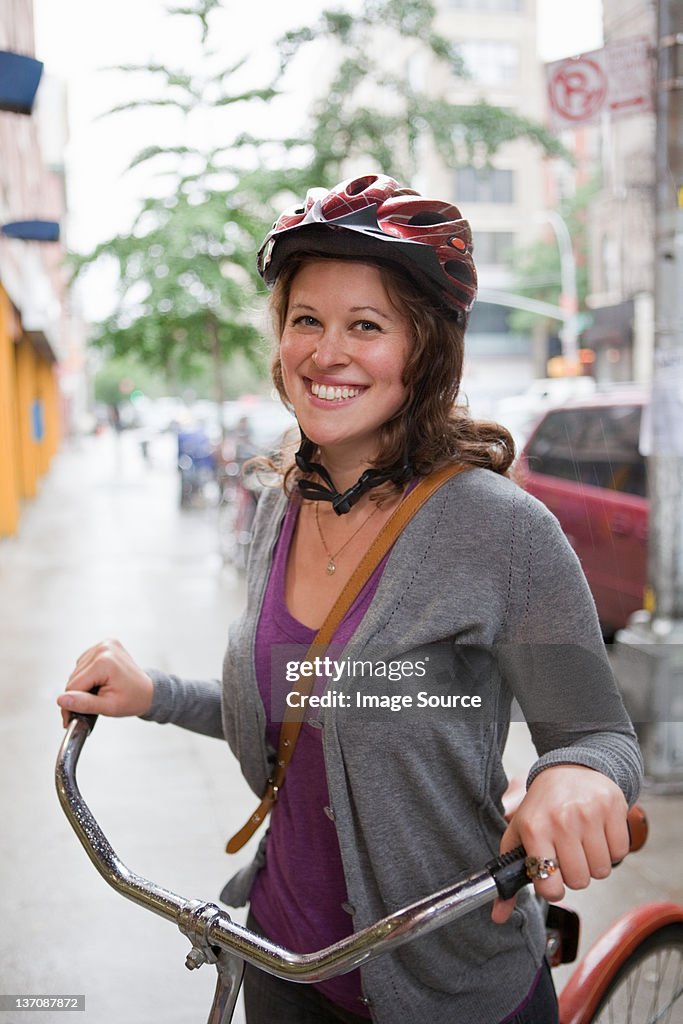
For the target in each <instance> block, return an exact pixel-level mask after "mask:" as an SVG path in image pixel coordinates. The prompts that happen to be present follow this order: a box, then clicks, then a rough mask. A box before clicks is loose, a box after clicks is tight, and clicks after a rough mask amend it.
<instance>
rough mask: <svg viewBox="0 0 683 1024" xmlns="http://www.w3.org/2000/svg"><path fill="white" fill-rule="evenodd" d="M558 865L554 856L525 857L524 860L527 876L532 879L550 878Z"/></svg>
mask: <svg viewBox="0 0 683 1024" xmlns="http://www.w3.org/2000/svg"><path fill="white" fill-rule="evenodd" d="M559 866H560V865H559V864H558V863H557V861H556V860H555V858H554V857H527V858H526V860H525V861H524V867H525V868H526V873H527V878H531V879H532V880H533V879H536V878H540V879H541V880H545V879H546V878H550V876H551V875H554V874H555V872H556V871H557V870H558V868H559Z"/></svg>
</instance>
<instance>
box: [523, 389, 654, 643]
mask: <svg viewBox="0 0 683 1024" xmlns="http://www.w3.org/2000/svg"><path fill="white" fill-rule="evenodd" d="M645 403H646V396H645V394H644V393H643V392H642V391H641V390H639V389H635V388H633V389H630V388H625V389H622V390H615V391H612V392H606V393H598V394H595V395H593V396H592V397H590V398H584V399H580V400H575V401H572V402H568V403H566V404H564V405H562V406H558V407H556V408H553V409H550V410H549V411H548V412H546V413H545V414H544V415H543V416H542V418H541V419H540V420H539V421H538V423H537V424H536V426H535V427H534V428H533V430H532V432H531V434H530V436H529V440H528V441H527V443H526V445H525V446H524V449H523V451H522V453H521V455H520V458H519V462H518V473H519V478H520V480H521V482H522V484H523V486H524V487H525V488H526V489H527V490H528V491H529V492H530V493H531V494H533V495H535V496H536V497H537V498H539V499H540V500H541V501H542V502H543V503H544V504H545V505H547V506H548V508H549V509H550V510H551V512H553V513H554V514H555V515H556V516H557V518H558V519H559V521H560V525H561V526H562V529H563V530H564V532H565V534H566V535H567V538H568V539H569V542H570V543H571V545H572V547H573V548H574V550H575V551H576V553H577V555H578V557H579V559H580V561H581V564H582V566H583V570H584V572H585V574H586V578H587V580H588V583H589V585H590V588H591V591H592V593H593V597H594V598H595V603H596V605H597V609H598V616H599V618H600V622H601V624H602V627H603V633H604V635H605V637H606V638H610V637H611V636H612V635H613V633H614V632H615V630H617V629H620V628H621V627H622V626H624V625H625V624H626V622H627V620H628V618H629V616H630V615H631V614H632V613H633V612H635V611H636V610H637V609H639V608H642V607H643V595H644V589H645V585H646V579H647V534H648V499H647V480H646V460H645V458H644V457H643V455H642V454H641V452H640V446H639V439H640V426H641V418H642V413H643V409H644V406H645Z"/></svg>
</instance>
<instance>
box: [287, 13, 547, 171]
mask: <svg viewBox="0 0 683 1024" xmlns="http://www.w3.org/2000/svg"><path fill="white" fill-rule="evenodd" d="M436 13H437V12H436V8H435V6H434V4H433V3H432V2H431V0H363V3H362V5H361V7H360V10H359V11H358V12H356V13H353V14H352V13H350V12H349V11H348V10H346V9H344V8H343V7H337V8H329V9H326V10H324V11H323V12H322V13H321V15H320V18H319V19H318V21H317V22H316V23H315V24H314V25H311V26H306V27H303V28H300V29H294V30H292V31H290V32H287V33H286V34H285V35H284V36H283V37H282V39H281V40H280V43H279V48H280V68H281V71H282V72H284V71H285V70H286V69H287V68H288V67H289V66H290V64H291V63H292V62H293V61H294V60H295V59H296V58H297V57H298V56H299V54H300V53H301V51H302V50H305V49H306V48H307V47H308V46H309V45H310V44H311V43H313V42H316V41H318V42H323V43H325V44H326V46H327V51H326V52H328V53H329V54H330V55H331V63H332V67H333V70H332V72H331V73H330V81H329V85H328V87H327V88H326V89H325V90H324V92H323V93H322V94H321V95H320V96H319V98H317V99H314V101H313V103H312V105H311V108H310V115H309V121H308V125H307V127H306V130H305V131H304V132H303V135H299V136H298V137H292V138H289V139H287V140H285V143H286V145H287V146H288V148H290V149H293V150H295V151H297V152H298V154H299V157H298V163H299V165H300V166H301V168H302V171H303V174H304V176H305V177H304V182H305V183H306V184H308V183H310V182H311V181H316V182H318V183H320V184H322V185H325V184H328V185H329V184H333V183H334V182H335V181H338V180H339V177H340V175H341V173H342V171H343V166H344V163H345V161H346V160H348V158H349V156H352V157H353V158H354V159H356V158H358V157H360V156H366V157H368V158H370V159H371V160H372V161H373V162H374V163H375V164H376V166H377V167H379V168H382V169H384V170H392V171H393V172H394V173H396V174H397V175H398V176H400V177H402V178H404V179H405V180H410V179H411V178H412V177H413V175H414V174H415V173H416V171H417V169H418V167H419V153H420V146H421V145H422V144H423V142H424V140H425V139H427V140H429V141H430V142H431V144H432V145H433V146H434V148H435V150H436V152H437V153H438V154H439V155H440V156H441V158H442V159H443V160H444V161H445V163H446V165H447V166H451V167H452V166H458V165H462V164H465V163H466V164H478V165H481V166H484V165H486V164H488V163H489V162H490V159H491V157H492V156H493V154H494V153H495V152H496V151H497V150H498V149H499V148H500V147H501V146H502V145H503V144H504V143H506V142H509V141H511V140H515V139H520V138H526V139H528V140H530V141H531V142H533V143H535V144H537V145H539V146H541V148H542V149H543V150H544V151H545V152H547V153H548V154H555V155H560V154H564V153H565V151H564V149H563V147H562V145H561V144H560V143H559V142H558V140H557V139H556V138H555V136H553V135H552V134H551V133H550V132H548V131H547V130H546V129H545V128H544V127H543V126H542V125H540V124H538V123H537V122H534V121H531V120H529V119H528V118H524V117H522V116H520V115H518V114H516V113H514V112H512V111H509V110H504V109H502V108H500V107H496V106H493V105H491V104H490V103H488V102H487V101H486V100H484V99H480V100H478V101H477V102H475V103H473V104H464V103H462V100H461V97H462V90H463V86H465V85H466V84H467V85H468V89H469V83H468V76H467V73H466V69H465V67H464V64H463V60H462V58H461V56H460V53H459V51H458V47H457V45H456V44H454V43H453V42H452V41H450V40H449V39H447V38H446V37H445V36H443V35H442V34H441V33H439V32H438V31H437V30H436V28H435V20H436ZM378 55H381V56H380V57H379V58H378ZM411 68H418V71H417V72H416V73H414V74H413V73H411ZM428 68H429V69H431V70H432V71H433V70H436V71H438V72H439V75H440V81H441V87H440V89H439V90H438V91H435V90H432V89H428V88H427V86H426V85H422V84H421V82H420V79H422V78H426V77H429V78H430V80H435V79H436V75H434V74H431V73H430V74H429V76H427V75H426V70H427V69H428ZM302 156H303V159H302Z"/></svg>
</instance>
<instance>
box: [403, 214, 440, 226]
mask: <svg viewBox="0 0 683 1024" xmlns="http://www.w3.org/2000/svg"><path fill="white" fill-rule="evenodd" d="M408 223H409V224H412V225H413V226H414V227H429V225H431V224H443V223H445V222H444V219H443V217H442V216H441V214H439V213H435V212H430V211H429V210H423V211H422V213H416V214H415V216H414V217H411V218H410V220H409V221H408Z"/></svg>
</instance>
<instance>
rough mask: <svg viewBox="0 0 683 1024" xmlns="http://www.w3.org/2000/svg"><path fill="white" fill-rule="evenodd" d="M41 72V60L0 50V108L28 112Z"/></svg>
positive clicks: (34, 96)
mask: <svg viewBox="0 0 683 1024" xmlns="http://www.w3.org/2000/svg"><path fill="white" fill-rule="evenodd" d="M42 73H43V65H42V63H41V61H39V60H34V58H33V57H24V56H23V55H22V54H20V53H12V52H11V51H9V50H0V110H9V111H11V112H12V113H14V114H30V113H31V111H32V110H33V101H34V100H35V98H36V91H37V89H38V83H39V82H40V76H41V75H42Z"/></svg>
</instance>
